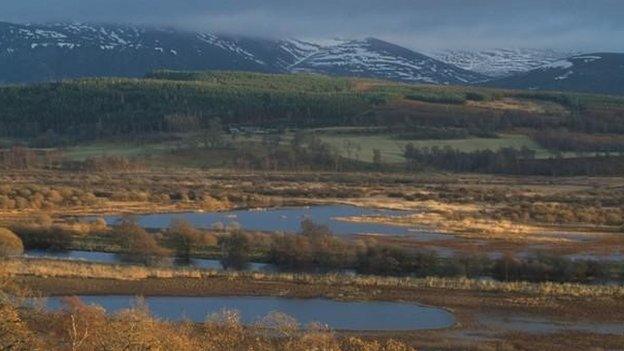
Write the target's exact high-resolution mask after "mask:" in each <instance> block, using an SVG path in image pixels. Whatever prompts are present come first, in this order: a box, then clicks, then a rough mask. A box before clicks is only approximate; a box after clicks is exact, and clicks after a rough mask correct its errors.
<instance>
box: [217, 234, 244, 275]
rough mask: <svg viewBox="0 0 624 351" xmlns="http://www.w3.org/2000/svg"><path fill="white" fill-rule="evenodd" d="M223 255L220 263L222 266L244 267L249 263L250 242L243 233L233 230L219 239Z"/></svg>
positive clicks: (227, 267)
mask: <svg viewBox="0 0 624 351" xmlns="http://www.w3.org/2000/svg"><path fill="white" fill-rule="evenodd" d="M219 244H220V246H221V251H222V252H223V257H222V258H221V264H222V265H223V267H224V268H226V269H229V268H233V269H238V270H240V269H244V268H245V267H247V265H248V264H249V252H250V251H251V250H250V242H249V238H248V237H247V235H245V233H243V232H242V231H240V230H235V231H234V232H232V233H231V234H230V235H227V236H223V237H221V238H220V239H219Z"/></svg>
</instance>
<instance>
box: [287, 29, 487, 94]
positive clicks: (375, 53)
mask: <svg viewBox="0 0 624 351" xmlns="http://www.w3.org/2000/svg"><path fill="white" fill-rule="evenodd" d="M290 70H291V71H293V72H315V73H323V74H332V75H340V76H359V77H370V78H383V79H390V80H398V81H404V82H409V83H432V84H470V83H475V82H481V81H484V80H486V79H487V78H486V77H485V76H483V75H481V74H479V73H475V72H471V71H467V70H464V69H461V68H458V67H455V66H452V65H449V64H446V63H444V62H441V61H438V60H436V59H433V58H431V57H428V56H425V55H423V54H419V53H417V52H414V51H411V50H409V49H406V48H403V47H400V46H398V45H394V44H391V43H388V42H385V41H382V40H379V39H375V38H368V39H364V40H351V41H344V42H339V43H338V44H336V45H331V46H326V47H321V48H320V49H319V50H318V51H317V52H315V53H313V54H311V55H310V56H308V57H306V58H305V59H303V60H301V61H299V62H298V63H296V64H294V65H292V66H290Z"/></svg>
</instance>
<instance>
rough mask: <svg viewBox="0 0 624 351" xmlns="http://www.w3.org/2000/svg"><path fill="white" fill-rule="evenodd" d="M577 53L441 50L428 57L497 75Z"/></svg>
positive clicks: (551, 61)
mask: <svg viewBox="0 0 624 351" xmlns="http://www.w3.org/2000/svg"><path fill="white" fill-rule="evenodd" d="M574 54H577V53H573V52H560V51H555V50H542V49H504V48H503V49H491V50H482V51H469V50H444V51H434V52H431V53H429V55H430V56H432V57H434V58H436V59H438V60H440V61H442V62H446V63H448V64H451V65H455V66H457V67H461V68H463V69H466V70H470V71H475V72H479V73H482V74H484V75H487V76H490V77H494V78H500V77H506V76H510V75H513V74H517V73H522V72H528V71H530V70H532V69H535V68H538V67H542V66H545V65H549V64H553V63H555V62H558V61H560V60H562V59H564V58H566V57H569V56H571V55H574Z"/></svg>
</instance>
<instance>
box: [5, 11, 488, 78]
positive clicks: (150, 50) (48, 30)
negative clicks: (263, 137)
mask: <svg viewBox="0 0 624 351" xmlns="http://www.w3.org/2000/svg"><path fill="white" fill-rule="evenodd" d="M154 69H175V70H233V71H253V72H266V73H287V72H300V71H308V72H318V73H326V74H335V75H346V76H363V77H371V78H381V79H392V80H398V81H404V82H410V83H415V82H417V83H440V84H463V83H472V82H475V81H482V80H483V79H485V77H483V76H482V75H480V74H477V73H473V72H468V71H465V70H462V69H459V68H456V67H454V66H451V65H448V64H445V63H442V62H439V61H436V60H434V59H432V58H430V57H427V56H424V55H421V54H418V53H415V52H413V51H411V50H408V49H405V48H402V47H400V46H397V45H393V44H390V43H386V42H383V41H381V40H377V39H366V40H356V41H347V42H343V43H338V44H337V45H329V46H327V45H319V44H315V43H309V42H305V41H301V40H297V39H288V40H273V39H261V38H255V37H233V36H227V35H217V34H213V33H194V32H188V31H179V30H174V29H163V28H147V27H136V26H123V25H94V24H65V23H58V24H49V25H18V24H9V23H0V83H15V82H16V83H23V82H40V81H54V80H59V79H65V78H79V77H111V76H117V77H141V76H143V75H145V74H146V73H147V72H149V71H152V70H154Z"/></svg>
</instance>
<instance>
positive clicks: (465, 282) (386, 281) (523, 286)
mask: <svg viewBox="0 0 624 351" xmlns="http://www.w3.org/2000/svg"><path fill="white" fill-rule="evenodd" d="M0 272H2V274H3V275H4V276H11V277H19V276H35V277H43V278H49V277H57V278H58V277H64V278H89V279H112V280H119V281H135V280H142V279H150V278H158V279H174V278H190V279H198V280H203V279H210V278H226V279H229V280H236V279H240V280H243V281H244V280H252V281H268V282H270V281H277V282H294V283H300V284H321V285H328V286H356V287H363V288H374V287H396V288H414V289H417V288H434V289H450V290H470V291H483V292H499V293H522V294H528V295H540V296H574V297H583V298H585V297H613V298H620V297H624V287H621V286H617V285H583V284H571V283H564V284H561V283H528V282H496V281H491V280H478V279H465V278H456V279H453V278H434V277H428V278H410V277H403V278H393V277H378V276H345V275H340V274H326V275H317V274H301V273H297V274H292V273H276V274H270V273H258V272H254V273H243V272H221V271H213V270H197V269H173V268H162V267H161V268H158V267H143V266H125V265H124V266H121V265H104V264H95V263H82V262H63V261H55V260H52V261H51V260H27V261H25V260H10V261H6V262H4V263H3V267H2V270H1V271H0Z"/></svg>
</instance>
